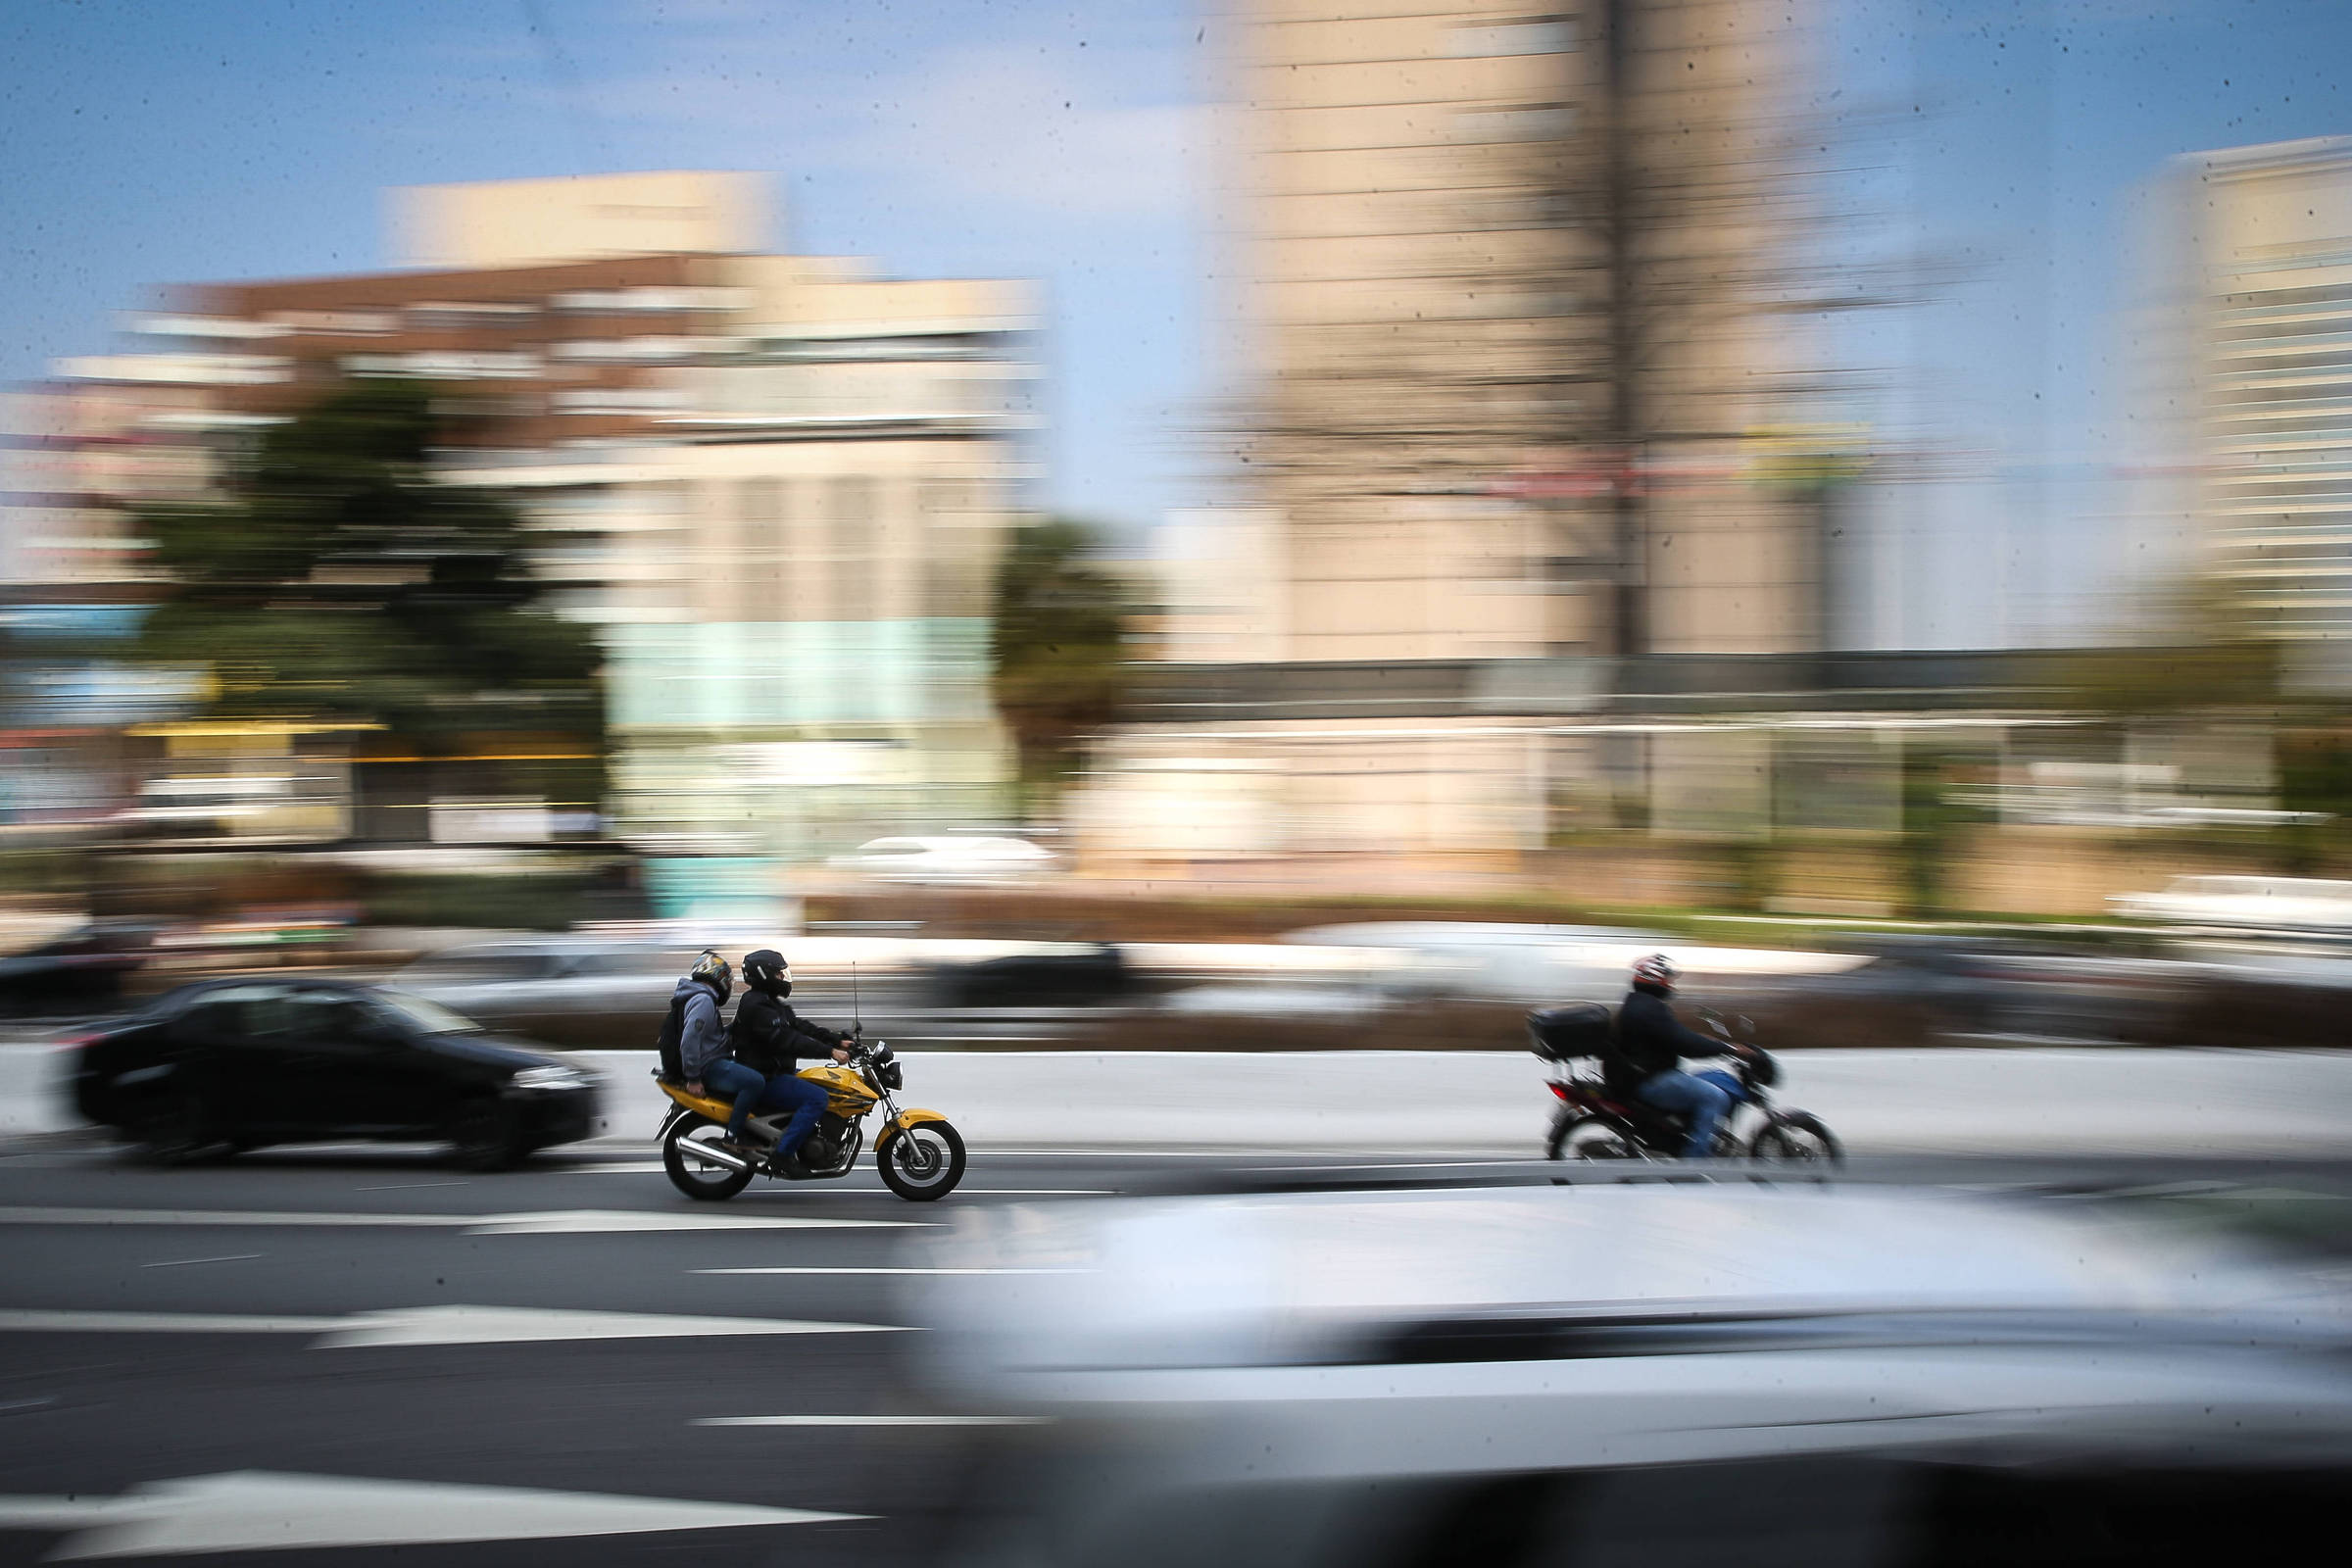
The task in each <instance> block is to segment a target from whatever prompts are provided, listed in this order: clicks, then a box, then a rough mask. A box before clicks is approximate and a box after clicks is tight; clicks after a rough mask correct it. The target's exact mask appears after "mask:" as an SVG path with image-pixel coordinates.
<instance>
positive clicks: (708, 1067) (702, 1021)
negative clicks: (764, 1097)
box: [670, 948, 767, 1153]
mask: <svg viewBox="0 0 2352 1568" xmlns="http://www.w3.org/2000/svg"><path fill="white" fill-rule="evenodd" d="M734 989H735V967H734V965H733V964H730V963H729V962H727V960H726V959H725V958H723V957H720V956H719V955H718V954H717V953H716V952H715V951H714V950H712V949H710V948H705V949H704V950H703V952H702V956H700V957H698V958H696V959H695V960H694V967H693V968H692V969H690V970H688V971H687V973H686V978H685V979H683V980H681V981H679V982H678V989H677V990H676V991H675V992H674V993H672V995H671V998H670V1000H671V1002H672V1003H673V1004H678V1005H682V1006H683V1011H682V1012H681V1014H680V1017H679V1022H678V1066H679V1068H680V1069H681V1070H682V1071H683V1072H684V1074H685V1077H686V1091H687V1093H689V1094H695V1095H711V1096H724V1095H732V1096H734V1097H735V1108H734V1110H733V1111H732V1112H731V1113H730V1114H729V1115H728V1117H727V1136H726V1137H725V1138H724V1139H723V1140H721V1142H722V1143H724V1144H726V1145H727V1146H728V1147H729V1148H730V1149H731V1150H733V1151H734V1152H737V1153H748V1152H750V1149H751V1138H750V1136H749V1133H748V1129H747V1127H746V1123H748V1122H749V1121H750V1120H751V1119H752V1112H753V1111H755V1110H757V1109H758V1108H759V1106H760V1095H761V1094H762V1093H763V1092H765V1090H766V1088H767V1080H766V1079H765V1078H762V1077H761V1076H760V1074H758V1073H756V1072H754V1071H753V1070H752V1069H751V1068H749V1067H746V1066H744V1065H743V1064H742V1063H740V1062H736V1061H731V1060H729V1059H728V1057H727V1033H726V1029H725V1027H724V1026H723V1025H721V1024H720V1022H719V1017H718V1009H719V1008H721V1007H723V1006H725V1005H727V998H728V996H729V995H731V994H732V993H733V991H734Z"/></svg>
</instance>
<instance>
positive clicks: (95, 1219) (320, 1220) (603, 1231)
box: [0, 1207, 928, 1236]
mask: <svg viewBox="0 0 2352 1568" xmlns="http://www.w3.org/2000/svg"><path fill="white" fill-rule="evenodd" d="M927 1224H928V1222H927V1221H923V1220H907V1219H816V1218H812V1217H809V1216H805V1215H799V1214H705V1213H697V1212H690V1211H687V1210H683V1209H619V1208H565V1209H553V1210H550V1211H548V1212H545V1213H538V1214H327V1213H318V1212H314V1211H311V1210H307V1209H274V1210H271V1209H236V1208H220V1209H204V1208H40V1207H17V1208H0V1225H251V1226H257V1227H269V1226H280V1225H320V1226H335V1225H341V1226H354V1227H366V1226H392V1227H413V1228H424V1229H435V1228H438V1229H443V1230H462V1231H464V1232H465V1233H466V1234H467V1235H468V1236H561V1235H570V1234H588V1235H610V1234H614V1233H618V1232H624V1231H780V1230H884V1229H891V1230H907V1229H920V1228H925V1227H926V1226H927Z"/></svg>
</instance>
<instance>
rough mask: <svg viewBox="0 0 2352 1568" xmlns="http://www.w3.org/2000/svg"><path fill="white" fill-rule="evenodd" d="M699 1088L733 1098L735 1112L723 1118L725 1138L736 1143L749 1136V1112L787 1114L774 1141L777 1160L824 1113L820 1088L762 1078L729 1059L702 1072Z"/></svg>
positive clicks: (782, 1076) (784, 1077)
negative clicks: (725, 1120) (782, 1111)
mask: <svg viewBox="0 0 2352 1568" xmlns="http://www.w3.org/2000/svg"><path fill="white" fill-rule="evenodd" d="M703 1087H704V1088H706V1089H708V1090H710V1091H711V1094H713V1095H718V1096H725V1095H733V1096H734V1097H735V1108H734V1109H733V1110H732V1111H730V1112H728V1114H727V1136H728V1137H729V1138H732V1139H734V1140H735V1141H736V1142H737V1143H741V1142H743V1141H744V1139H746V1138H748V1137H750V1136H751V1125H750V1123H751V1119H752V1112H754V1111H756V1110H785V1109H789V1110H791V1112H792V1120H790V1121H788V1122H786V1123H785V1124H784V1131H783V1132H782V1133H780V1134H778V1135H777V1137H776V1154H777V1156H778V1157H779V1158H780V1157H782V1156H783V1155H785V1154H789V1153H791V1152H793V1151H794V1150H796V1149H798V1148H800V1147H801V1140H802V1139H804V1138H806V1137H808V1136H809V1133H811V1132H813V1131H814V1130H815V1129H816V1119H817V1118H818V1117H819V1116H822V1115H823V1114H824V1113H825V1106H826V1104H827V1103H828V1097H827V1096H826V1094H825V1091H824V1089H823V1087H822V1086H821V1085H818V1084H812V1083H810V1082H809V1080H808V1079H806V1078H796V1077H794V1076H793V1075H792V1074H791V1073H788V1072H787V1073H778V1074H777V1075H776V1076H775V1077H773V1078H763V1077H761V1076H760V1074H759V1073H757V1072H754V1071H753V1070H752V1069H751V1068H749V1067H746V1066H745V1065H744V1064H743V1063H742V1062H740V1061H736V1060H733V1059H731V1058H730V1059H728V1060H723V1061H714V1062H712V1063H711V1065H710V1066H708V1067H706V1068H704V1069H703Z"/></svg>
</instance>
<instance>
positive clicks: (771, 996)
mask: <svg viewBox="0 0 2352 1568" xmlns="http://www.w3.org/2000/svg"><path fill="white" fill-rule="evenodd" d="M743 984H744V994H743V1005H741V1006H739V1007H737V1008H736V1009H735V1021H734V1023H732V1024H730V1025H729V1026H728V1028H727V1049H728V1051H729V1053H730V1054H732V1055H733V1057H734V1060H733V1061H731V1062H729V1063H728V1065H729V1066H731V1067H737V1068H740V1069H742V1070H745V1071H747V1072H752V1073H757V1074H759V1075H760V1078H761V1079H762V1081H763V1084H764V1092H763V1093H762V1094H760V1095H757V1096H755V1097H753V1098H754V1099H755V1100H756V1101H757V1103H758V1104H759V1106H760V1109H762V1110H783V1109H786V1108H790V1110H791V1111H792V1120H791V1121H789V1122H787V1123H786V1124H785V1127H784V1131H783V1132H782V1133H781V1134H780V1135H778V1137H777V1139H776V1157H777V1158H779V1159H781V1158H783V1157H784V1156H785V1155H786V1154H789V1153H791V1152H793V1151H794V1150H796V1149H798V1148H800V1147H801V1145H802V1144H803V1143H804V1142H806V1141H807V1139H808V1137H809V1134H810V1133H811V1132H813V1131H815V1130H816V1124H817V1120H818V1118H820V1117H822V1116H823V1115H824V1113H825V1105H826V1103H828V1097H827V1096H826V1094H825V1091H824V1087H823V1086H822V1085H820V1084H813V1083H810V1082H809V1080H808V1079H806V1078H803V1077H800V1076H798V1074H799V1072H800V1065H801V1064H800V1056H801V1054H802V1053H803V1052H807V1053H809V1054H811V1055H814V1054H823V1053H830V1054H832V1057H833V1059H834V1060H835V1061H837V1062H847V1061H848V1060H849V1059H850V1054H849V1052H848V1051H846V1050H844V1049H843V1042H844V1041H845V1040H847V1039H848V1038H849V1037H848V1036H846V1035H843V1034H841V1033H839V1032H837V1031H835V1030H832V1029H828V1028H826V1027H825V1026H824V1025H822V1024H820V1023H812V1022H810V1021H809V1019H806V1018H803V1017H802V1016H801V1015H800V1014H799V1013H797V1012H794V1011H793V1010H792V1008H791V1007H790V1006H788V1005H785V1002H784V999H785V998H786V997H789V996H791V995H792V965H791V964H789V963H787V962H785V961H784V955H782V954H781V953H778V952H776V951H775V949H773V948H761V949H760V951H759V952H757V953H747V954H745V955H744V956H743ZM744 1114H745V1113H744V1111H743V1102H742V1101H741V1100H738V1101H737V1102H736V1116H737V1117H741V1116H743V1115H744ZM727 1136H728V1137H729V1138H730V1139H732V1140H735V1141H737V1142H741V1139H742V1129H741V1128H740V1127H739V1126H738V1125H737V1122H736V1120H735V1119H734V1118H730V1119H729V1121H728V1123H727Z"/></svg>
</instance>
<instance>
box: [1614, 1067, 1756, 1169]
mask: <svg viewBox="0 0 2352 1568" xmlns="http://www.w3.org/2000/svg"><path fill="white" fill-rule="evenodd" d="M1634 1094H1635V1095H1636V1096H1637V1097H1639V1098H1640V1099H1641V1100H1642V1101H1643V1102H1645V1103H1649V1104H1652V1105H1655V1106H1657V1107H1658V1108H1659V1109H1660V1110H1670V1111H1674V1112H1677V1113H1679V1114H1681V1115H1685V1116H1689V1117H1690V1118H1691V1136H1690V1137H1689V1138H1688V1139H1686V1140H1684V1142H1683V1157H1684V1158H1685V1159H1704V1158H1706V1157H1707V1155H1708V1154H1710V1153H1712V1152H1714V1149H1715V1128H1716V1125H1717V1124H1718V1123H1719V1122H1721V1121H1722V1120H1723V1118H1724V1116H1725V1115H1726V1114H1727V1113H1729V1111H1730V1110H1731V1108H1732V1107H1733V1106H1734V1105H1736V1104H1738V1103H1740V1101H1742V1100H1744V1099H1746V1098H1747V1097H1746V1096H1745V1095H1744V1094H1742V1093H1741V1092H1740V1080H1739V1079H1737V1078H1735V1077H1733V1076H1732V1075H1731V1074H1730V1073H1728V1072H1725V1071H1724V1070H1723V1069H1721V1068H1720V1067H1718V1068H1712V1069H1710V1070H1708V1071H1706V1072H1699V1073H1690V1072H1679V1071H1678V1072H1658V1073H1652V1074H1650V1075H1649V1076H1648V1077H1647V1078H1644V1079H1642V1086H1641V1087H1640V1088H1638V1089H1636V1090H1635V1091H1634Z"/></svg>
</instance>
